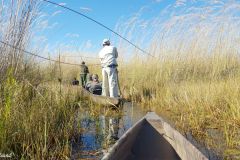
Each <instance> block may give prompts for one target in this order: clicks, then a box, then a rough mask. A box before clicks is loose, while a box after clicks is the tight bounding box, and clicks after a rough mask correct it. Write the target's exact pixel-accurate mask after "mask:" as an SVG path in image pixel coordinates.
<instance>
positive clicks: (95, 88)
mask: <svg viewBox="0 0 240 160" xmlns="http://www.w3.org/2000/svg"><path fill="white" fill-rule="evenodd" d="M89 91H90V92H91V93H93V94H97V95H101V94H102V84H101V83H100V82H99V80H98V75H97V74H93V75H92V83H91V84H90V87H89Z"/></svg>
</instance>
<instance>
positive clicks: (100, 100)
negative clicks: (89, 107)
mask: <svg viewBox="0 0 240 160" xmlns="http://www.w3.org/2000/svg"><path fill="white" fill-rule="evenodd" d="M81 91H82V95H83V96H84V97H87V98H89V99H90V100H91V101H93V102H94V103H97V104H100V105H104V106H119V105H120V104H121V103H122V102H123V99H122V98H112V97H107V96H101V95H95V94H92V93H90V92H89V91H87V90H86V89H84V88H82V87H81Z"/></svg>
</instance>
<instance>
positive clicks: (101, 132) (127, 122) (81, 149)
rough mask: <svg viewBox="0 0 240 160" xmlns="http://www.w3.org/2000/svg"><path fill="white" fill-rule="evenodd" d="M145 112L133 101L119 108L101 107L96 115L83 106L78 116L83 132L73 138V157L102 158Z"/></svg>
mask: <svg viewBox="0 0 240 160" xmlns="http://www.w3.org/2000/svg"><path fill="white" fill-rule="evenodd" d="M145 113H146V112H145V111H144V110H143V109H141V108H140V107H137V106H136V105H133V104H132V103H126V104H124V106H123V107H122V108H121V109H117V110H116V109H115V110H112V109H111V110H109V108H107V111H106V109H101V110H99V112H97V114H95V115H91V111H90V110H89V108H88V107H85V108H81V111H80V112H79V113H78V114H77V118H76V120H77V121H78V122H77V123H80V126H81V134H80V136H78V137H77V138H74V139H73V140H72V157H71V159H101V157H102V156H103V153H104V152H105V151H106V150H107V149H108V148H109V147H110V146H111V145H113V144H114V143H115V142H116V141H117V140H118V139H119V137H121V136H122V135H123V133H125V132H126V131H127V130H128V129H129V128H130V127H131V126H132V125H133V124H135V123H136V122H137V121H138V120H139V119H141V118H142V117H143V116H144V115H145Z"/></svg>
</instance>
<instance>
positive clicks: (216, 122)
mask: <svg viewBox="0 0 240 160" xmlns="http://www.w3.org/2000/svg"><path fill="white" fill-rule="evenodd" d="M199 3H200V2H189V3H186V4H185V5H183V6H181V7H179V6H169V7H168V8H166V9H165V10H164V12H162V13H160V14H159V16H158V17H155V18H153V19H151V20H149V19H148V20H144V18H141V16H140V15H141V14H137V15H136V16H134V17H132V18H131V19H129V20H128V21H127V22H120V24H119V25H118V29H119V32H121V31H122V32H125V33H126V34H125V36H126V37H128V38H129V39H131V40H133V41H135V42H136V43H138V42H141V41H143V42H145V43H140V44H144V45H143V46H142V47H144V48H147V51H149V53H151V54H152V55H154V56H155V58H152V57H151V56H148V55H144V54H140V53H139V52H138V51H136V50H135V49H134V48H131V47H129V48H128V49H127V50H126V47H124V46H125V45H126V44H125V42H122V41H118V42H120V45H119V51H120V54H123V55H122V56H123V57H126V55H127V56H129V54H130V53H132V59H130V61H129V62H128V63H126V64H120V67H119V70H120V84H121V88H122V91H123V93H124V94H125V97H129V99H132V100H135V101H137V102H141V103H142V104H143V105H144V106H145V107H147V108H149V109H150V110H154V111H156V112H158V113H159V114H161V115H164V116H165V117H167V118H168V119H170V120H172V121H173V122H174V123H175V125H176V127H177V128H178V129H180V130H181V131H182V132H183V133H189V132H190V133H191V134H192V135H193V136H194V137H195V138H196V139H198V141H200V142H202V143H205V145H206V146H208V147H211V148H215V149H216V150H217V151H218V152H219V154H223V156H224V157H225V158H226V159H237V157H238V158H239V157H240V152H239V149H240V148H239V147H240V136H239V135H240V134H239V133H240V105H239V104H240V94H239V93H240V84H239V80H240V54H239V52H240V50H239V45H238V43H239V35H240V32H239V29H238V26H239V24H240V17H239V13H236V11H237V10H238V9H239V7H240V4H239V2H237V1H231V2H226V1H223V2H222V1H216V2H215V3H213V2H212V1H201V3H200V4H199ZM176 7H177V8H176ZM142 14H145V13H142ZM143 26H144V27H143ZM123 28H124V31H123ZM126 28H127V29H126ZM127 31H129V32H127ZM137 33H144V34H141V35H139V34H137ZM135 34H137V35H138V37H137V38H136V37H135V36H134V35H135ZM124 53H125V54H126V55H124ZM213 132H214V133H215V134H213Z"/></svg>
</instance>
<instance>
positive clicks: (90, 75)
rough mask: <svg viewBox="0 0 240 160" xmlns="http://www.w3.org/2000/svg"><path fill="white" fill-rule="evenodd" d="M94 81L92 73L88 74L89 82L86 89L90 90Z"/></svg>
mask: <svg viewBox="0 0 240 160" xmlns="http://www.w3.org/2000/svg"><path fill="white" fill-rule="evenodd" d="M91 83H92V74H88V79H87V83H86V85H85V89H86V90H88V91H89V88H90V86H91Z"/></svg>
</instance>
